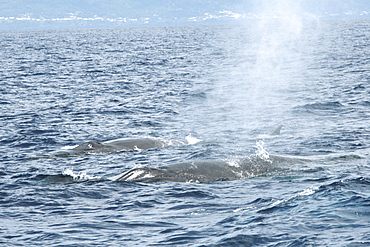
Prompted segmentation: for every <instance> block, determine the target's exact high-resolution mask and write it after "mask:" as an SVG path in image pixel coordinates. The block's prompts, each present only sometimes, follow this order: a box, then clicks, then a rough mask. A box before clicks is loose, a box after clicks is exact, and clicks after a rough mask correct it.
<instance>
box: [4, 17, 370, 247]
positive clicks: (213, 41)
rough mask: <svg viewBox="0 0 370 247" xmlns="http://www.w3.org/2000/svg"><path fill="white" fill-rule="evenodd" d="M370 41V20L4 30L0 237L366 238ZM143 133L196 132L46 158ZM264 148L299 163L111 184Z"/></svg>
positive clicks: (176, 242)
mask: <svg viewBox="0 0 370 247" xmlns="http://www.w3.org/2000/svg"><path fill="white" fill-rule="evenodd" d="M369 45H370V20H369V19H361V20H331V21H325V20H320V21H318V20H308V21H305V20H296V22H294V23H291V22H288V21H287V20H285V21H284V20H283V21H281V22H267V23H266V22H251V23H247V24H245V25H235V24H233V25H231V24H230V25H226V24H225V25H195V26H174V27H133V28H115V29H69V30H22V31H0V47H1V50H0V65H1V66H0V146H1V148H0V245H1V246H207V247H208V246H209V247H211V246H370V156H369V154H370V49H369ZM280 125H283V127H282V129H281V131H280V135H270V134H271V133H272V132H273V131H274V130H275V129H276V128H277V127H278V126H280ZM141 137H150V138H163V139H166V140H178V141H184V140H186V138H188V139H189V138H190V139H192V140H197V141H194V142H191V143H189V144H186V145H173V146H169V147H165V148H153V149H148V150H140V149H135V150H131V151H121V152H110V153H88V154H87V153H86V154H81V155H71V156H68V155H67V156H64V157H57V156H53V155H48V154H50V153H53V152H58V150H61V149H62V150H66V149H68V148H69V149H70V148H72V147H75V146H76V145H79V144H81V143H84V142H87V141H98V142H104V141H109V140H114V139H119V138H141ZM253 155H259V156H260V157H262V158H263V159H265V160H266V161H268V159H269V157H270V155H276V156H282V157H285V156H289V157H297V162H291V163H290V164H287V165H284V166H283V167H279V169H276V171H275V172H268V173H266V174H255V175H254V176H253V173H251V174H252V175H251V176H250V177H245V178H242V179H237V180H229V181H225V180H227V179H224V178H222V181H218V180H217V181H211V182H207V183H197V182H191V181H189V183H177V182H158V183H136V182H125V181H117V180H116V179H113V178H115V177H116V176H118V175H120V174H122V173H124V172H127V171H129V170H130V169H133V168H138V167H161V166H170V165H172V164H176V163H180V162H193V161H199V160H207V161H213V160H215V161H217V160H228V161H232V160H234V159H238V158H248V157H251V156H253ZM298 158H299V159H301V158H304V160H308V161H307V162H298V160H299V159H298Z"/></svg>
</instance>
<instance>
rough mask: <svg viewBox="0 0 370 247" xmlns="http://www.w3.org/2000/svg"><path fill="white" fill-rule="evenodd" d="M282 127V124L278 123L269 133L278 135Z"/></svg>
mask: <svg viewBox="0 0 370 247" xmlns="http://www.w3.org/2000/svg"><path fill="white" fill-rule="evenodd" d="M281 128H283V125H282V124H281V125H279V127H277V128H276V129H275V130H274V131H273V132H272V133H271V134H270V135H280V130H281Z"/></svg>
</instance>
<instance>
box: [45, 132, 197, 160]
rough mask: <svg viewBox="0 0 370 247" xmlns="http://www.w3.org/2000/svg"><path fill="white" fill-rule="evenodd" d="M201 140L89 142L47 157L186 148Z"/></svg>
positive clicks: (161, 139)
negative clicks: (173, 147)
mask: <svg viewBox="0 0 370 247" xmlns="http://www.w3.org/2000/svg"><path fill="white" fill-rule="evenodd" d="M199 141H200V140H198V139H196V138H194V137H191V136H188V137H186V139H185V140H184V141H179V140H170V139H164V138H157V137H139V138H120V139H114V140H109V141H104V142H97V141H87V142H84V143H82V144H79V145H77V146H69V147H64V148H62V149H61V150H58V151H56V152H52V153H49V154H48V155H46V157H65V156H75V155H89V154H103V153H113V152H124V151H133V150H148V149H154V148H164V147H169V146H184V145H191V144H195V143H197V142H199Z"/></svg>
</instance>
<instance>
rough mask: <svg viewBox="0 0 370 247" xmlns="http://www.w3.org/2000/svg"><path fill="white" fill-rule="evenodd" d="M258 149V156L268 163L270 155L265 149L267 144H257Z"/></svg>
mask: <svg viewBox="0 0 370 247" xmlns="http://www.w3.org/2000/svg"><path fill="white" fill-rule="evenodd" d="M256 147H257V151H256V155H257V156H258V157H260V158H261V159H263V160H266V161H267V160H269V158H270V154H269V153H268V152H267V151H266V149H265V143H264V142H263V141H258V142H256Z"/></svg>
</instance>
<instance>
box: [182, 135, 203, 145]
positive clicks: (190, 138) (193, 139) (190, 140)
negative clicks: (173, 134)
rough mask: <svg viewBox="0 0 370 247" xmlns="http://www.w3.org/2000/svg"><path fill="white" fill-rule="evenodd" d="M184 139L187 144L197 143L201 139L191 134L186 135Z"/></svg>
mask: <svg viewBox="0 0 370 247" xmlns="http://www.w3.org/2000/svg"><path fill="white" fill-rule="evenodd" d="M185 139H186V141H187V142H188V144H189V145H193V144H197V143H198V142H201V141H202V140H200V139H198V138H196V137H193V136H192V135H188V136H187V137H185Z"/></svg>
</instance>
